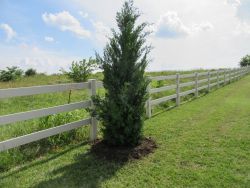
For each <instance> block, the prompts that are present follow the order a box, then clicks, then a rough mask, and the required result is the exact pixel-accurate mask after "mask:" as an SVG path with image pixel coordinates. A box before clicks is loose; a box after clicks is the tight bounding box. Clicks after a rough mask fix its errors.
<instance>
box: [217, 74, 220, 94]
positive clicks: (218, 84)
mask: <svg viewBox="0 0 250 188" xmlns="http://www.w3.org/2000/svg"><path fill="white" fill-rule="evenodd" d="M219 73H220V72H219V70H217V89H219V87H220V80H219V76H220V74H219Z"/></svg>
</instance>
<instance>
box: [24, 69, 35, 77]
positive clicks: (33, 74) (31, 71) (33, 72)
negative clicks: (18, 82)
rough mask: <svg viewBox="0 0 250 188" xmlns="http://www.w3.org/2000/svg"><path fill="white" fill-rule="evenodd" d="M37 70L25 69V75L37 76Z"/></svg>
mask: <svg viewBox="0 0 250 188" xmlns="http://www.w3.org/2000/svg"><path fill="white" fill-rule="evenodd" d="M35 75H36V70H35V69H28V70H26V71H25V76H35Z"/></svg>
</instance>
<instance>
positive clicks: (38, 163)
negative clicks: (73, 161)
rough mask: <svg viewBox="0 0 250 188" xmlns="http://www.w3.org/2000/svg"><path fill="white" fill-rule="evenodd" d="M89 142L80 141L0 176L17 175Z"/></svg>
mask: <svg viewBox="0 0 250 188" xmlns="http://www.w3.org/2000/svg"><path fill="white" fill-rule="evenodd" d="M88 143H89V142H82V143H80V144H77V145H74V146H71V147H70V148H68V149H65V150H63V151H61V152H59V153H57V154H53V156H51V157H48V158H46V159H42V160H39V161H37V162H31V163H29V164H27V165H24V166H22V167H20V168H17V169H16V170H14V171H12V172H7V174H6V175H3V176H0V177H1V178H2V179H3V178H7V177H9V176H12V175H15V174H17V173H21V172H22V171H25V170H27V169H29V168H31V167H34V166H37V165H42V164H44V163H46V162H49V161H51V160H54V159H56V158H58V157H60V156H62V155H64V154H66V153H68V152H70V151H72V150H74V149H77V148H79V147H81V146H84V145H86V144H88Z"/></svg>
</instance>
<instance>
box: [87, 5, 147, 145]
mask: <svg viewBox="0 0 250 188" xmlns="http://www.w3.org/2000/svg"><path fill="white" fill-rule="evenodd" d="M139 16H140V14H139V13H138V12H137V9H136V8H134V7H133V1H128V2H125V4H124V5H123V8H122V10H121V12H118V13H117V16H116V21H117V25H118V28H119V32H116V31H114V30H113V37H112V38H110V42H109V44H108V45H107V46H106V48H105V49H104V57H103V58H102V57H100V56H99V55H98V54H97V60H98V63H100V65H101V67H102V69H103V74H104V80H103V85H104V88H105V89H106V94H105V98H104V99H102V98H101V97H100V96H97V97H93V101H94V103H95V109H94V110H93V114H92V115H95V114H97V117H98V118H99V119H100V120H101V122H102V124H103V129H102V131H103V137H104V141H105V142H106V143H107V144H109V145H123V146H134V145H137V144H138V142H139V140H140V139H141V137H142V126H143V123H144V106H145V102H146V100H147V97H148V95H147V86H148V84H149V80H148V79H147V78H146V77H145V68H146V66H147V64H148V58H147V57H148V54H149V52H150V49H151V48H150V47H149V46H146V45H145V43H146V38H145V37H146V36H147V35H148V34H149V33H147V32H144V29H145V27H146V26H147V24H146V23H143V24H139V25H138V24H136V21H137V19H138V18H139Z"/></svg>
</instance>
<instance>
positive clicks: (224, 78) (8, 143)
mask: <svg viewBox="0 0 250 188" xmlns="http://www.w3.org/2000/svg"><path fill="white" fill-rule="evenodd" d="M249 72H250V68H249V67H246V68H240V69H230V70H216V71H208V72H200V73H197V72H196V73H191V74H179V73H177V74H176V75H167V76H157V77H150V79H151V80H152V81H163V80H170V81H171V80H172V82H173V81H174V82H175V84H173V83H172V84H170V85H166V86H162V87H159V88H150V86H149V87H148V93H149V95H152V94H156V93H159V92H166V91H169V92H171V91H172V92H173V91H174V94H170V95H167V96H164V97H161V98H157V99H153V100H152V97H151V96H150V97H149V100H148V101H147V103H146V112H147V116H148V117H151V115H152V107H153V106H156V105H159V104H161V103H164V102H167V101H170V100H175V103H176V106H179V105H180V103H181V97H184V96H187V95H190V94H193V95H194V96H195V97H198V96H199V92H200V91H201V90H207V91H208V92H209V91H210V90H211V88H212V87H215V86H216V87H217V88H219V86H221V85H226V84H227V83H231V82H232V81H235V80H238V79H239V78H241V77H242V76H244V75H246V74H247V73H249ZM185 79H187V80H185ZM102 87H103V82H101V81H97V80H95V79H91V80H89V81H88V82H83V83H69V84H57V85H45V86H33V87H22V88H11V89H0V99H4V98H11V97H21V96H29V95H38V94H45V93H55V92H63V91H68V90H80V89H88V90H89V94H90V96H94V95H96V93H97V88H102ZM187 87H192V88H191V89H189V90H187V91H182V90H183V88H187ZM93 106H94V104H93V101H91V100H86V101H80V102H75V103H70V104H64V105H60V106H54V107H49V108H43V109H37V110H31V111H27V112H20V113H14V114H8V115H3V116H0V127H1V126H5V125H7V124H11V123H15V122H19V121H25V120H30V119H35V118H40V117H44V116H48V115H53V114H58V113H63V112H69V111H73V110H76V109H84V108H88V107H93ZM97 124H98V122H97V119H96V117H89V118H87V119H84V120H80V121H76V122H72V123H68V124H65V125H60V126H57V127H53V128H49V129H45V130H41V131H38V132H34V133H31V134H27V135H24V136H19V137H16V138H12V139H9V140H5V141H2V142H0V151H5V150H8V149H11V148H15V147H18V146H22V145H24V144H28V143H31V142H34V141H38V140H40V139H44V138H47V137H50V136H54V135H57V134H60V133H63V132H66V131H70V130H73V129H76V128H80V127H82V126H87V125H89V126H90V133H89V136H90V140H91V141H94V140H95V139H96V138H97Z"/></svg>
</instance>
